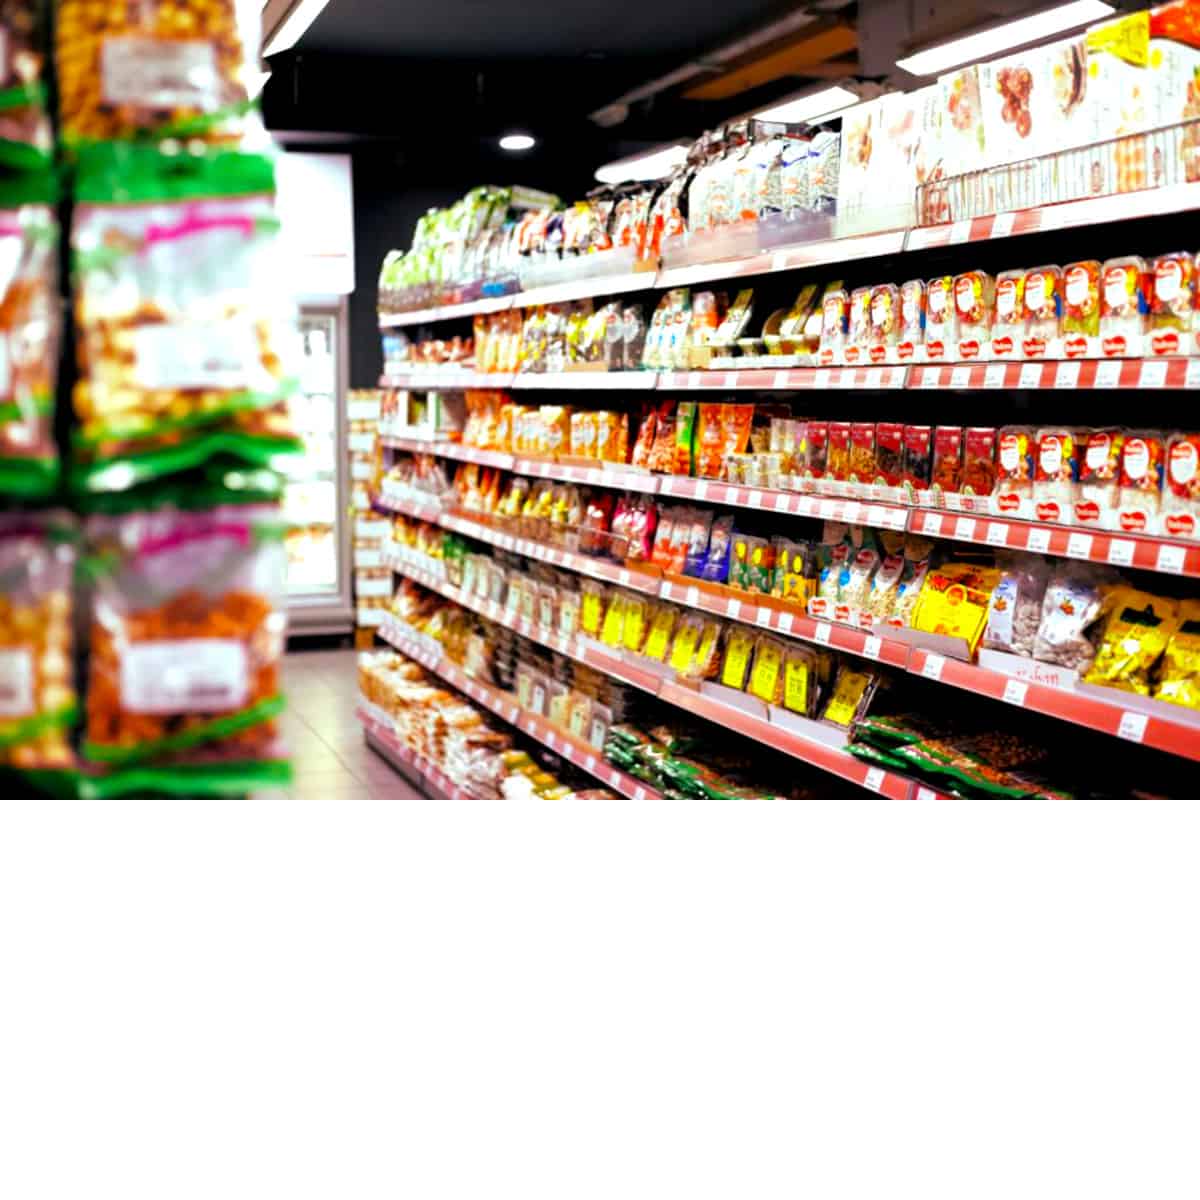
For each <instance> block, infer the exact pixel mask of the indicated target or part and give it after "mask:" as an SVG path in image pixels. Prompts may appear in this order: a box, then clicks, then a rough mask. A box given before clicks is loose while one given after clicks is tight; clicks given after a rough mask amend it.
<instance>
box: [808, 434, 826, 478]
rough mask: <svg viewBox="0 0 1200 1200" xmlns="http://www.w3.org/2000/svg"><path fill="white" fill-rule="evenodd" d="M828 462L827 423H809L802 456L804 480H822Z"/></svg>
mask: <svg viewBox="0 0 1200 1200" xmlns="http://www.w3.org/2000/svg"><path fill="white" fill-rule="evenodd" d="M828 461H829V422H828V421H809V422H808V429H807V447H806V453H805V456H804V470H803V472H802V473H803V475H804V478H805V479H824V478H825V474H826V471H827V470H828Z"/></svg>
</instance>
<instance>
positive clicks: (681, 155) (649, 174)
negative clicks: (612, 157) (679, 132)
mask: <svg viewBox="0 0 1200 1200" xmlns="http://www.w3.org/2000/svg"><path fill="white" fill-rule="evenodd" d="M687 154H688V152H687V147H686V146H683V145H678V144H673V145H670V146H660V147H658V149H657V150H647V151H646V152H645V153H644V154H631V155H630V156H629V157H628V158H619V159H617V161H616V162H610V163H605V164H604V166H602V167H598V168H597V169H596V178H597V179H598V180H599V181H600V182H601V183H631V182H639V183H640V182H642V181H646V180H651V179H665V178H666V177H667V176H668V175H670V174H671V172H672V171H674V170H676V169H677V168H679V167H682V166H683V164H684V163H685V162H687Z"/></svg>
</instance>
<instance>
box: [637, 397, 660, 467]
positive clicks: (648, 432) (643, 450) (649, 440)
mask: <svg viewBox="0 0 1200 1200" xmlns="http://www.w3.org/2000/svg"><path fill="white" fill-rule="evenodd" d="M657 434H658V413H657V410H655V409H653V408H651V409H649V410H648V411H647V413H646V415H645V416H644V417H643V418H642V423H641V425H640V426H639V427H638V434H637V440H636V441H635V442H634V443H633V458H632V465H633V466H635V467H643V468H648V467H649V466H650V455H651V451H652V450H653V447H654V442H655V439H656V437H657Z"/></svg>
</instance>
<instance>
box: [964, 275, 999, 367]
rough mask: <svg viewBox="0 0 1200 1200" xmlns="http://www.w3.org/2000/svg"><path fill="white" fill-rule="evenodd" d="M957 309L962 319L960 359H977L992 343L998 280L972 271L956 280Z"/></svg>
mask: <svg viewBox="0 0 1200 1200" xmlns="http://www.w3.org/2000/svg"><path fill="white" fill-rule="evenodd" d="M954 308H955V311H956V313H957V316H958V348H957V352H958V357H959V358H960V359H963V360H968V359H977V358H979V357H981V356H982V354H983V352H984V350H985V349H986V348H987V346H988V345H989V344H990V343H991V340H992V318H993V315H994V313H995V308H996V284H995V280H993V279H992V277H991V276H990V275H988V274H987V273H986V272H984V271H968V272H966V274H964V275H958V276H956V277H955V279H954Z"/></svg>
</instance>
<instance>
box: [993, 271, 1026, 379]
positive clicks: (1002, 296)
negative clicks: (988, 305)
mask: <svg viewBox="0 0 1200 1200" xmlns="http://www.w3.org/2000/svg"><path fill="white" fill-rule="evenodd" d="M1024 340H1025V272H1024V271H1001V272H1000V274H999V275H997V276H996V317H995V320H994V321H993V322H992V344H991V353H992V357H993V358H997V359H1006V358H1015V357H1016V356H1017V355H1018V354H1019V353H1020V352H1021V343H1022V342H1023V341H1024Z"/></svg>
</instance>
